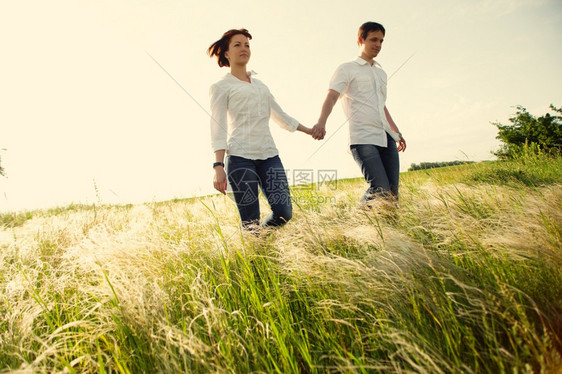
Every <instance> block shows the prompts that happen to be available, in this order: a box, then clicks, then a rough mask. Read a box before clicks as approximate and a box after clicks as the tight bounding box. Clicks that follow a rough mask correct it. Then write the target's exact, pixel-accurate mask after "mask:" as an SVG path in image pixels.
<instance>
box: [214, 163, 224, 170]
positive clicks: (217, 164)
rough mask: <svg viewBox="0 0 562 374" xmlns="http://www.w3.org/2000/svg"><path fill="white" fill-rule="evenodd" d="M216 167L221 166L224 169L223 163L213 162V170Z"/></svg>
mask: <svg viewBox="0 0 562 374" xmlns="http://www.w3.org/2000/svg"><path fill="white" fill-rule="evenodd" d="M217 166H222V167H224V162H215V163H213V169H214V168H216V167H217Z"/></svg>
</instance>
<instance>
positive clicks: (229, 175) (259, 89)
mask: <svg viewBox="0 0 562 374" xmlns="http://www.w3.org/2000/svg"><path fill="white" fill-rule="evenodd" d="M384 36H385V29H384V27H383V26H382V25H381V24H379V23H376V22H366V23H364V24H363V25H361V27H360V28H359V32H358V36H357V43H358V45H359V48H360V56H359V57H357V59H355V60H354V61H351V62H347V63H344V64H342V65H340V66H339V67H338V68H337V70H336V72H335V73H334V75H333V77H332V80H331V81H330V86H329V90H328V94H327V96H326V99H325V100H324V104H323V105H322V110H321V113H320V117H319V119H318V123H317V124H316V125H314V127H312V128H309V127H306V126H303V125H301V124H300V123H299V122H298V121H297V120H296V119H294V118H293V117H291V116H289V115H288V114H286V113H285V112H284V111H283V110H282V109H281V107H280V106H279V104H277V102H276V101H275V99H274V97H273V95H272V94H271V92H270V91H269V89H268V88H267V86H266V85H265V84H263V83H262V82H261V81H259V80H257V79H256V78H254V77H253V72H252V71H247V70H246V66H247V64H248V61H249V60H250V56H251V51H250V39H252V36H251V35H250V33H249V32H248V30H246V29H235V30H229V31H227V32H226V33H224V35H223V36H222V37H221V39H219V40H218V41H216V42H215V43H213V44H212V45H211V46H210V47H209V49H208V51H207V52H208V54H209V56H211V57H216V59H217V62H218V65H219V66H220V67H223V66H226V67H230V73H228V74H226V76H224V77H223V78H222V79H221V80H220V81H218V82H216V83H215V84H213V85H212V86H211V89H210V99H211V114H212V118H211V143H212V144H211V145H212V148H213V151H214V152H215V161H216V162H215V163H214V164H213V168H214V170H215V177H214V187H215V189H216V190H217V191H219V192H221V193H223V194H225V193H226V185H227V179H228V182H229V183H230V185H231V188H232V192H233V195H234V200H235V201H236V206H237V207H238V211H239V213H240V218H241V220H242V227H243V228H246V229H249V230H252V229H253V228H255V227H257V226H258V225H259V226H281V225H283V224H285V223H287V222H288V221H289V220H290V219H291V217H292V204H291V195H290V191H289V184H288V181H287V176H286V174H285V169H284V168H283V164H282V163H281V159H280V158H279V152H278V150H277V148H276V146H275V143H274V141H273V137H272V136H271V132H270V129H269V119H270V118H272V119H273V120H274V121H275V122H276V123H278V124H279V126H281V127H282V128H284V129H286V130H288V131H291V132H294V131H302V132H304V133H306V134H309V135H311V136H312V137H313V138H314V139H318V140H321V139H323V138H324V136H325V134H326V121H327V119H328V116H329V115H330V113H331V112H332V109H333V107H334V105H335V104H336V102H337V101H338V99H339V98H340V97H341V99H342V104H343V109H344V112H345V115H346V117H347V119H348V122H349V139H350V149H351V153H352V155H353V158H354V159H355V161H356V162H357V164H358V165H359V167H360V168H361V171H362V173H363V175H364V177H365V180H366V181H367V183H369V188H368V189H367V191H366V192H365V194H364V195H363V196H362V198H361V202H362V203H367V202H368V201H369V200H371V199H373V198H375V197H377V196H384V197H386V198H392V199H397V198H398V179H399V173H400V163H399V157H398V152H400V151H404V150H405V149H406V142H405V140H404V138H403V137H402V134H401V133H400V131H399V130H398V127H397V126H396V124H395V123H394V121H393V120H392V117H391V116H390V113H389V112H388V109H387V108H386V106H385V101H386V82H387V76H386V73H385V72H384V71H383V70H382V68H381V66H380V65H379V64H378V63H377V62H376V61H375V60H374V58H375V57H376V56H377V55H378V54H379V52H380V50H381V47H382V43H383V40H384ZM259 189H261V190H262V192H263V194H264V196H265V197H266V199H267V201H268V203H269V205H270V207H271V213H270V214H269V215H268V216H267V217H265V218H264V219H263V220H261V222H260V206H259V199H258V190H259Z"/></svg>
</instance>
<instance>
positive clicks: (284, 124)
mask: <svg viewBox="0 0 562 374" xmlns="http://www.w3.org/2000/svg"><path fill="white" fill-rule="evenodd" d="M269 106H270V108H271V118H272V119H273V120H274V121H275V122H276V123H277V124H278V125H279V126H281V128H283V129H285V130H288V131H290V132H294V131H296V130H297V127H299V121H297V120H296V119H294V118H293V117H291V116H290V115H288V114H287V113H285V112H284V111H283V109H281V107H280V106H279V104H277V101H275V98H274V97H273V95H271V94H269Z"/></svg>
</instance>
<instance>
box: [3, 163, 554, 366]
mask: <svg viewBox="0 0 562 374" xmlns="http://www.w3.org/2000/svg"><path fill="white" fill-rule="evenodd" d="M535 161H536V162H535ZM535 161H533V160H532V157H527V158H524V159H520V160H516V161H513V162H512V163H486V164H471V165H463V166H456V167H451V168H444V169H432V170H429V171H417V172H411V173H406V174H403V175H402V188H401V200H400V207H399V209H395V208H394V207H393V206H391V205H389V204H385V203H384V202H377V203H375V206H374V207H373V208H372V209H370V210H363V209H358V208H357V200H358V198H359V196H360V195H361V194H362V192H363V189H365V187H366V186H365V184H364V182H362V181H360V180H355V181H340V182H339V183H338V185H337V188H333V187H334V186H333V185H332V186H330V188H325V189H320V190H318V189H306V188H305V189H303V188H301V189H294V191H293V198H294V200H295V213H294V218H293V220H292V221H291V222H290V223H289V224H288V225H286V226H285V227H283V228H281V229H279V230H275V231H272V232H269V233H266V234H264V235H261V236H254V235H248V234H246V233H244V232H241V231H240V229H239V218H238V215H237V211H236V207H235V205H234V203H233V202H232V201H231V200H230V199H229V198H227V197H222V196H220V197H219V196H211V197H204V198H200V199H192V200H185V201H174V202H167V203H166V202H164V203H152V204H145V205H137V206H127V207H110V206H108V207H95V209H94V208H92V207H90V208H88V207H84V209H79V208H73V209H68V210H64V209H61V210H57V211H56V212H54V211H51V212H47V211H45V212H41V211H37V212H34V213H33V216H32V217H29V218H28V219H27V220H25V221H24V222H21V224H18V225H11V227H8V225H5V228H4V229H3V230H2V231H0V284H1V286H2V287H1V290H2V291H1V294H0V295H1V297H0V368H1V369H2V370H3V371H5V372H71V373H74V372H75V373H90V372H92V373H93V372H98V373H113V372H118V373H139V372H148V373H176V372H195V373H198V372H201V373H206V372H213V373H247V372H256V373H258V372H260V373H266V372H267V373H270V372H278V373H297V372H307V373H326V372H334V373H336V372H358V373H372V372H380V373H557V372H559V371H560V369H561V368H562V359H561V356H560V354H561V352H562V340H561V339H562V317H561V316H562V266H561V265H562V252H561V232H562V229H561V222H562V209H560V208H561V204H562V203H561V201H562V199H561V198H562V189H561V175H560V174H561V173H560V172H559V171H560V170H562V168H561V166H562V165H561V163H560V160H559V159H550V158H548V157H543V158H542V159H537V160H535ZM500 170H504V171H506V170H507V174H506V175H511V176H512V177H509V178H508V177H503V178H497V175H498V173H501V171H500ZM516 170H520V171H521V173H518V172H513V173H511V172H510V171H516ZM538 176H542V177H541V178H538ZM528 178H531V180H532V181H533V183H529V182H528Z"/></svg>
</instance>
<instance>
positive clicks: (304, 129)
mask: <svg viewBox="0 0 562 374" xmlns="http://www.w3.org/2000/svg"><path fill="white" fill-rule="evenodd" d="M316 126H318V125H316ZM316 126H314V127H313V128H310V127H306V126H303V125H301V124H299V127H297V130H298V131H302V132H304V133H305V134H308V135H310V136H312V137H313V138H314V139H316V140H322V139H323V138H324V134H326V130H323V131H321V132H320V133H321V134H322V136H318V135H316V133H315V129H316Z"/></svg>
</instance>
